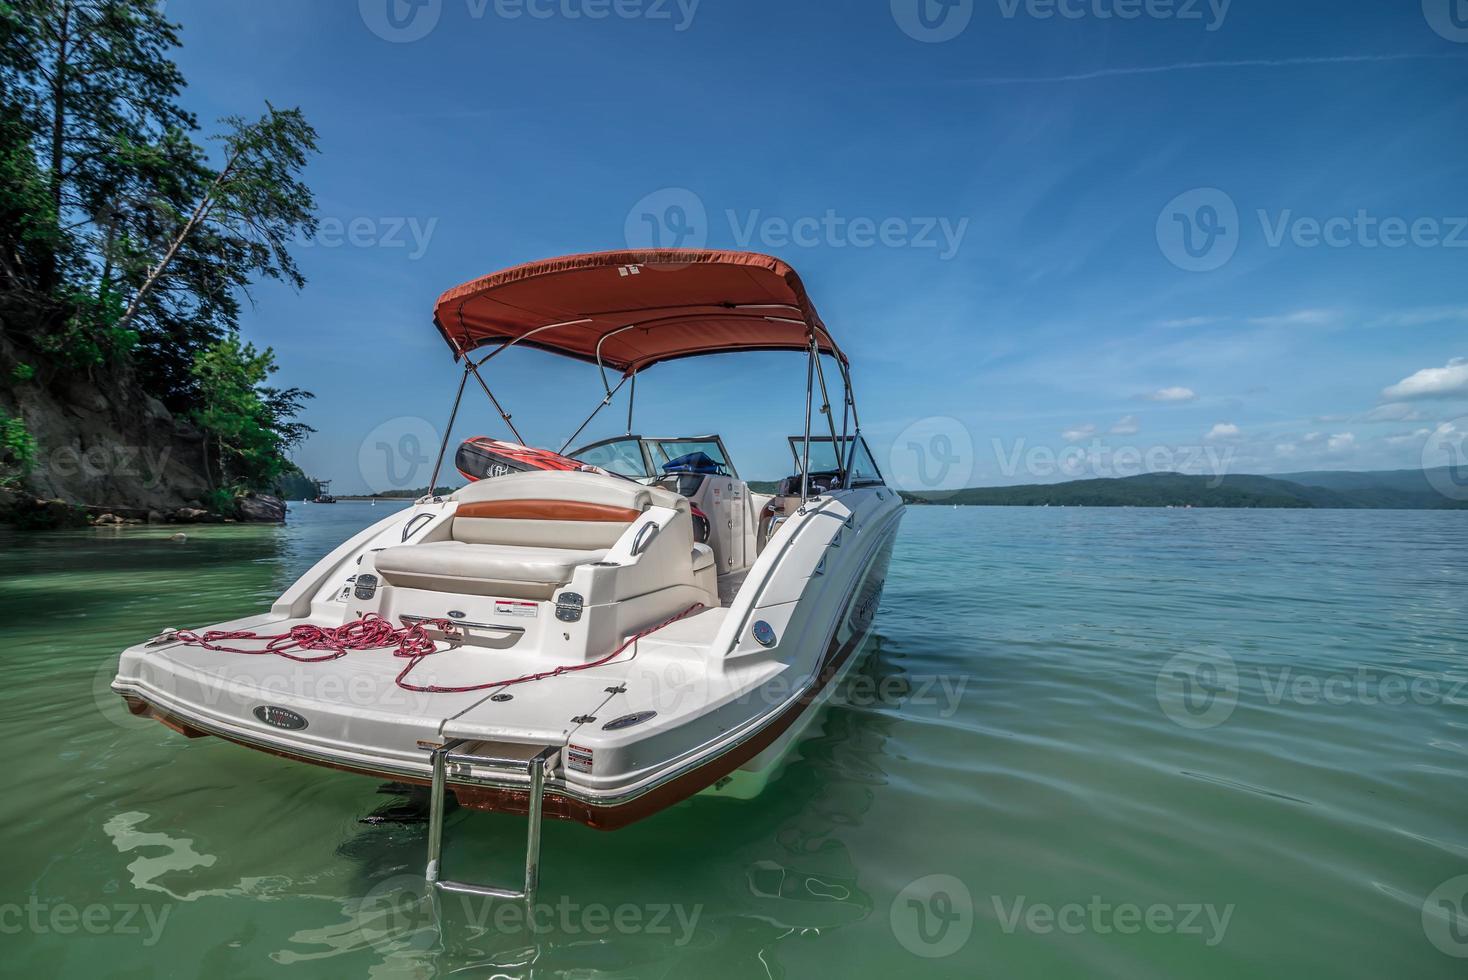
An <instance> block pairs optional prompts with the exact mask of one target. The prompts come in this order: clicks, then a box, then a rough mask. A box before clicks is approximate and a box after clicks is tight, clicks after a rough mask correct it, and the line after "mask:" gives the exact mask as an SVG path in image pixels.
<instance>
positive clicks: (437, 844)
mask: <svg viewBox="0 0 1468 980" xmlns="http://www.w3.org/2000/svg"><path fill="white" fill-rule="evenodd" d="M453 744H454V743H450V744H449V745H445V746H443V747H442V748H439V749H435V750H434V752H433V785H432V786H431V787H430V789H429V793H428V871H427V873H426V874H424V877H425V878H427V879H428V884H429V887H430V888H432V886H433V884H434V883H435V882H437V881H438V873H439V870H440V868H441V867H442V864H443V862H442V857H443V809H444V795H445V793H444V785H443V783H444V765H445V762H444V760H445V757H446V756H447V755H448V754H449V748H450V747H451V745H453Z"/></svg>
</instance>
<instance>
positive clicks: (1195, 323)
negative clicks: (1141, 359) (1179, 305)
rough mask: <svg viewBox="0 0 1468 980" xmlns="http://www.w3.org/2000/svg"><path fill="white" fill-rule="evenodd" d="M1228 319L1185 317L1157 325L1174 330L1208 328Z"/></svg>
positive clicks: (1218, 317) (1220, 317)
mask: <svg viewBox="0 0 1468 980" xmlns="http://www.w3.org/2000/svg"><path fill="white" fill-rule="evenodd" d="M1226 319H1228V318H1227V317H1222V316H1185V317H1180V318H1178V319H1176V320H1161V321H1159V322H1158V324H1157V325H1158V326H1159V327H1169V328H1172V329H1184V328H1187V327H1206V326H1209V325H1211V324H1214V323H1222V322H1223V321H1224V320H1226Z"/></svg>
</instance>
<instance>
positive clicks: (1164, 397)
mask: <svg viewBox="0 0 1468 980" xmlns="http://www.w3.org/2000/svg"><path fill="white" fill-rule="evenodd" d="M1197 397H1198V393H1197V392H1195V391H1194V390H1193V389H1192V388H1183V387H1181V386H1178V387H1174V388H1158V389H1157V390H1156V391H1154V392H1152V394H1150V395H1147V396H1146V398H1147V400H1148V401H1154V402H1190V401H1193V400H1194V399H1195V398H1197Z"/></svg>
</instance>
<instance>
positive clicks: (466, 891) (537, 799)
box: [424, 739, 560, 906]
mask: <svg viewBox="0 0 1468 980" xmlns="http://www.w3.org/2000/svg"><path fill="white" fill-rule="evenodd" d="M464 744H465V740H464V739H457V740H455V741H452V742H449V743H447V744H446V745H444V746H443V747H442V748H439V749H435V750H434V752H433V782H432V783H431V784H430V785H429V812H428V870H427V871H426V872H425V873H424V877H425V878H427V880H428V883H429V884H430V885H432V886H433V888H434V889H435V890H437V891H446V892H454V893H455V894H459V895H478V896H480V897H481V898H500V899H506V900H509V901H516V902H525V903H526V904H527V905H532V906H533V905H534V904H535V892H536V888H537V887H538V886H539V884H540V818H541V814H542V812H543V810H544V803H545V775H546V770H547V769H549V768H550V767H551V766H552V765H553V764H554V760H555V759H556V757H557V756H558V755H559V754H560V749H559V748H558V747H556V746H554V745H547V746H546V747H545V748H543V749H541V750H540V751H539V752H537V753H536V754H535V755H533V756H531V757H530V758H528V759H506V758H499V757H496V756H480V755H471V754H467V753H459V752H455V751H454V750H455V749H457V748H459V747H461V746H462V745H464ZM451 760H452V761H456V762H457V761H470V762H472V763H474V764H476V765H502V766H503V767H504V768H505V769H506V770H514V771H518V772H523V773H524V774H525V775H526V776H527V777H528V778H529V780H530V794H529V813H528V815H527V821H526V823H527V830H526V834H525V884H524V887H523V888H519V889H515V888H492V887H490V886H487V885H474V884H470V883H469V882H465V881H451V880H449V879H447V878H445V877H443V812H444V797H445V796H446V795H447V785H446V784H447V782H448V764H449V762H450V761H451Z"/></svg>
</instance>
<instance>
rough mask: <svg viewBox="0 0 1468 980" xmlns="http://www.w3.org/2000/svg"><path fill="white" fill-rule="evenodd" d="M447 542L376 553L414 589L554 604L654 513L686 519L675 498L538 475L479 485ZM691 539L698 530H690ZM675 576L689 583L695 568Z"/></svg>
mask: <svg viewBox="0 0 1468 980" xmlns="http://www.w3.org/2000/svg"><path fill="white" fill-rule="evenodd" d="M451 499H453V500H455V501H457V503H458V508H457V510H456V511H455V512H454V516H453V518H452V520H451V521H450V522H449V524H448V526H447V528H446V530H445V531H444V532H443V533H442V536H441V537H439V538H438V539H436V540H426V541H422V542H419V543H415V544H407V545H400V546H398V547H395V548H388V549H385V550H383V551H380V552H378V553H377V556H376V566H377V571H378V573H379V574H381V575H382V577H383V578H384V580H386V581H387V582H388V583H390V584H392V585H398V586H403V587H406V588H416V589H429V590H434V591H440V592H457V593H471V594H476V595H494V596H506V597H512V598H525V599H549V598H551V597H552V596H553V595H554V593H555V592H556V590H557V589H559V588H560V587H561V586H563V585H565V584H566V583H568V582H570V581H571V577H572V574H573V573H574V571H575V569H576V566H578V565H585V564H590V563H592V562H597V561H600V560H602V559H603V558H604V557H605V556H606V553H607V551H608V549H610V548H611V547H612V546H613V545H615V544H616V543H617V541H618V539H619V538H621V537H622V535H623V533H624V532H625V531H626V530H627V528H628V527H629V526H631V525H632V524H633V523H634V522H635V521H637V520H638V519H639V518H640V517H641V516H642V514H643V512H644V511H646V510H647V509H648V508H649V507H653V506H658V507H667V508H669V509H672V510H677V511H680V512H681V513H683V514H687V513H688V501H687V500H685V499H684V498H683V497H681V496H679V495H678V494H675V493H670V492H668V491H665V490H659V489H655V488H652V487H645V486H642V485H641V484H638V483H633V482H632V481H630V480H623V479H621V478H618V477H612V476H605V475H602V474H598V473H576V472H565V471H555V472H551V471H535V472H530V473H511V474H509V475H507V476H501V477H495V478H493V479H489V480H481V481H479V482H478V483H471V484H470V485H469V486H467V487H464V488H463V489H462V490H460V491H458V492H457V493H455V494H454V495H453V497H452V498H451ZM689 533H690V534H691V524H690V526H689ZM691 564H692V563H691V562H690V567H689V568H688V569H669V570H668V573H669V574H670V575H673V576H678V577H681V578H683V579H686V578H688V577H689V576H690V575H691V574H692V572H693V568H692V567H691Z"/></svg>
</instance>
